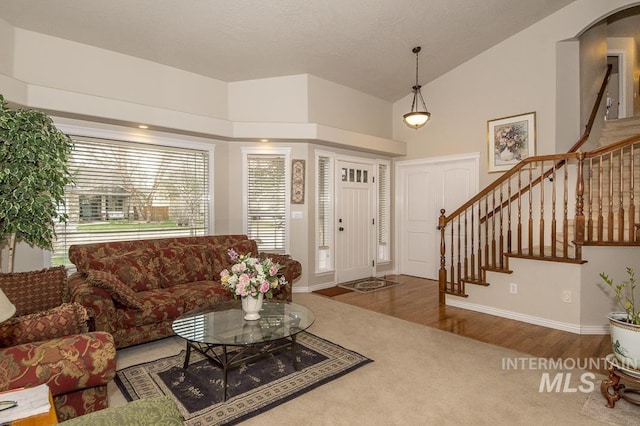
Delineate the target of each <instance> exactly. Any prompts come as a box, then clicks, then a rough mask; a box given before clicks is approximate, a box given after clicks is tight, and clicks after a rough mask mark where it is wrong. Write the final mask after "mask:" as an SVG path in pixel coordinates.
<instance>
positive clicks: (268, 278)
mask: <svg viewBox="0 0 640 426" xmlns="http://www.w3.org/2000/svg"><path fill="white" fill-rule="evenodd" d="M227 253H228V254H229V258H230V259H231V260H232V261H233V262H234V264H233V266H231V271H229V270H228V269H225V270H223V271H222V272H220V280H221V281H222V287H224V288H225V289H227V290H229V291H231V292H232V293H233V294H234V296H240V297H247V296H251V297H253V298H257V297H258V294H259V293H262V294H264V297H266V298H267V299H270V298H271V297H273V290H275V289H277V288H279V287H282V286H284V285H286V284H287V281H286V280H285V278H284V276H278V272H279V271H280V269H281V268H282V267H281V266H280V265H279V264H278V263H274V262H273V261H272V260H271V259H270V258H267V259H258V258H257V257H251V253H247V254H243V255H240V254H238V253H237V252H236V251H235V250H234V249H229V250H228V251H227Z"/></svg>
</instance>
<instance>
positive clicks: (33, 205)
mask: <svg viewBox="0 0 640 426" xmlns="http://www.w3.org/2000/svg"><path fill="white" fill-rule="evenodd" d="M72 148H73V142H72V141H71V139H70V138H69V137H68V136H67V135H65V134H64V133H62V132H61V131H60V130H58V129H57V128H56V127H55V125H54V124H53V120H51V118H49V117H48V116H47V115H46V114H44V113H43V112H41V111H37V110H24V109H17V110H12V109H9V108H8V107H7V105H6V103H5V101H4V97H3V96H2V95H0V244H2V243H3V242H5V240H7V239H8V237H9V235H11V234H14V233H15V234H16V239H17V240H18V241H24V242H26V243H28V244H30V245H35V246H38V247H41V248H45V249H50V248H51V245H52V242H53V238H54V236H55V235H54V228H53V226H54V223H55V222H56V221H66V218H67V216H66V214H62V213H59V212H58V207H59V206H62V205H64V190H65V187H66V186H67V185H69V184H70V183H72V177H71V175H70V173H69V170H68V168H67V160H68V158H69V156H70V155H71V150H72Z"/></svg>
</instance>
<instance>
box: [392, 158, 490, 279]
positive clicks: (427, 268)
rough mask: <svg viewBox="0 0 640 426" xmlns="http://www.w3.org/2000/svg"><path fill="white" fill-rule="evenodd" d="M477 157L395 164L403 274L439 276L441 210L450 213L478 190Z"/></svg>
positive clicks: (435, 277) (398, 240)
mask: <svg viewBox="0 0 640 426" xmlns="http://www.w3.org/2000/svg"><path fill="white" fill-rule="evenodd" d="M478 159H479V155H477V154H473V155H471V156H465V157H460V158H459V157H455V158H450V157H447V158H443V159H431V160H424V161H407V162H398V163H396V176H397V180H396V191H397V198H396V199H397V200H398V201H397V205H396V211H397V212H398V213H397V214H398V216H397V221H396V223H397V229H398V239H397V242H398V245H397V250H396V253H397V265H398V269H399V272H400V273H401V274H406V275H413V276H416V277H423V278H430V279H437V278H438V269H439V268H440V231H438V229H437V226H438V217H439V216H440V210H441V209H445V214H448V213H451V212H453V211H454V210H455V209H456V208H457V207H459V206H460V205H462V204H463V203H464V202H466V201H467V200H468V199H469V198H471V197H472V196H474V195H475V194H476V193H477V192H478Z"/></svg>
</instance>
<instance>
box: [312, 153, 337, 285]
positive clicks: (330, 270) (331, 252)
mask: <svg viewBox="0 0 640 426" xmlns="http://www.w3.org/2000/svg"><path fill="white" fill-rule="evenodd" d="M319 157H327V158H329V162H330V166H329V167H330V171H329V179H330V181H329V190H330V191H331V195H332V198H333V200H334V202H333V206H334V207H333V208H330V209H329V214H330V217H329V226H330V227H331V229H334V228H335V204H336V203H335V194H336V183H335V167H336V156H335V153H333V152H329V151H321V150H316V151H315V163H314V164H315V170H316V174H315V179H314V180H315V191H316V200H315V201H316V208H315V209H314V210H315V212H314V213H315V217H314V222H315V233H314V239H313V245H314V252H315V257H314V260H315V262H314V263H315V265H314V269H315V273H316V275H318V276H319V275H325V274H329V273H334V272H335V269H336V266H335V236H334V234H333V233H332V234H331V235H332V240H331V245H330V246H329V256H330V258H331V266H330V268H328V269H319V268H318V265H319V257H320V251H319V250H318V233H319V230H320V224H319V221H318V205H319V200H318V197H319V196H320V190H319V189H320V188H319V187H318V179H317V176H318V175H317V174H318V160H319Z"/></svg>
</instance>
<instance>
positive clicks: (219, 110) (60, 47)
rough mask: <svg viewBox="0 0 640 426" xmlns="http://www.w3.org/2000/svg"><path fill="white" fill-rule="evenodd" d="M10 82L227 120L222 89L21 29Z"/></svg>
mask: <svg viewBox="0 0 640 426" xmlns="http://www.w3.org/2000/svg"><path fill="white" fill-rule="evenodd" d="M14 53H15V57H14V71H13V73H14V74H13V77H14V78H16V79H18V80H21V81H25V82H28V83H29V84H33V85H38V86H44V87H49V88H55V89H61V90H67V91H72V92H78V93H83V94H87V95H94V96H99V97H103V98H107V99H118V100H120V101H126V102H131V103H135V104H140V105H150V106H155V107H160V108H165V109H168V110H173V111H181V112H185V113H190V114H198V115H204V116H208V117H216V118H223V119H226V118H227V85H226V83H224V82H222V81H218V80H214V79H211V78H207V77H203V76H200V75H198V74H194V73H190V72H187V71H182V70H178V69H176V68H172V67H168V66H165V65H161V64H157V63H153V62H150V61H146V60H143V59H138V58H134V57H132V56H127V55H123V54H120V53H115V52H111V51H108V50H105V49H100V48H96V47H91V46H87V45H85V44H80V43H76V42H72V41H68V40H63V39H60V38H56V37H51V36H48V35H44V34H39V33H34V32H32V31H26V30H22V29H19V28H16V29H15V51H14Z"/></svg>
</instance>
